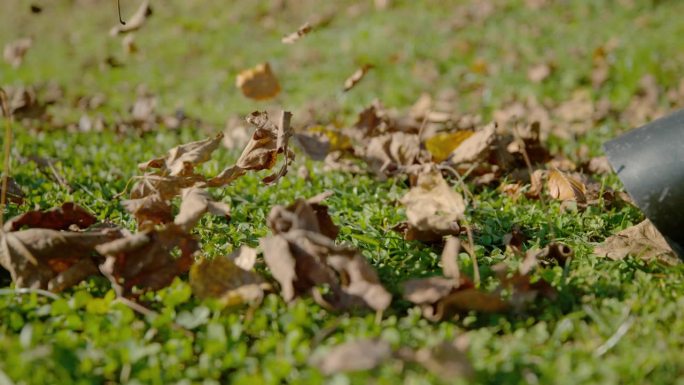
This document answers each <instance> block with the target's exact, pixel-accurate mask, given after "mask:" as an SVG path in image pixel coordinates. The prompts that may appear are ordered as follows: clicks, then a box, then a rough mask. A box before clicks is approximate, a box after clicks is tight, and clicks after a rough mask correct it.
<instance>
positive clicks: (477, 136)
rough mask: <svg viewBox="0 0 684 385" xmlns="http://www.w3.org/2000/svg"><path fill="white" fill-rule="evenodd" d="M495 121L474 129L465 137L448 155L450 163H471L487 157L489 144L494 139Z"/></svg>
mask: <svg viewBox="0 0 684 385" xmlns="http://www.w3.org/2000/svg"><path fill="white" fill-rule="evenodd" d="M496 127H497V126H496V123H491V124H488V125H486V126H485V127H483V128H482V129H480V130H478V131H475V133H474V134H472V135H471V136H470V137H468V138H467V139H465V140H464V141H463V142H461V144H460V145H459V146H458V147H456V149H455V150H454V151H453V152H452V153H451V155H450V156H449V159H448V161H449V162H450V163H452V164H459V163H471V162H477V161H481V160H483V159H484V158H486V157H487V155H488V154H489V151H490V146H491V145H492V144H493V143H494V140H495V139H496Z"/></svg>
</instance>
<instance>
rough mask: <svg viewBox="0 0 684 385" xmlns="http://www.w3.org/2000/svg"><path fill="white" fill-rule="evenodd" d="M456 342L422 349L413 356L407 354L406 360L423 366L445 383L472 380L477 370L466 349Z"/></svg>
mask: <svg viewBox="0 0 684 385" xmlns="http://www.w3.org/2000/svg"><path fill="white" fill-rule="evenodd" d="M455 342H457V341H455ZM455 342H442V343H440V344H437V345H435V346H433V347H431V348H422V349H419V350H418V351H416V352H414V353H413V354H410V353H409V354H407V357H406V358H407V359H409V360H411V361H415V362H417V363H418V364H420V365H422V366H423V367H424V368H425V369H427V370H428V371H429V372H430V373H432V374H434V375H436V376H438V377H439V378H441V379H442V380H443V381H445V382H453V381H454V379H456V378H472V377H473V376H474V375H475V369H474V368H473V365H472V364H471V363H470V360H469V359H468V356H467V354H466V352H465V349H463V348H461V347H459V346H457V345H456V343H455Z"/></svg>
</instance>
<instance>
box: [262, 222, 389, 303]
mask: <svg viewBox="0 0 684 385" xmlns="http://www.w3.org/2000/svg"><path fill="white" fill-rule="evenodd" d="M261 247H262V249H263V251H264V260H265V261H266V264H267V265H268V267H269V269H270V270H271V273H272V274H273V277H274V278H275V279H276V280H277V281H278V282H279V283H280V287H281V295H282V296H283V299H285V300H286V301H291V300H292V299H294V298H295V297H298V296H302V295H306V294H311V295H313V296H314V299H315V300H316V301H317V302H318V303H319V304H321V305H322V306H325V307H330V308H333V309H354V308H359V307H366V306H367V307H370V308H372V309H374V310H376V311H382V310H384V309H386V308H387V307H388V306H389V304H390V302H391V300H392V296H391V295H390V294H389V293H388V292H387V291H386V290H385V289H384V288H383V287H382V285H381V283H380V281H379V279H378V277H377V274H376V273H375V271H374V270H373V269H372V268H371V267H370V265H368V262H366V260H365V258H364V257H363V256H362V255H361V254H360V253H359V252H358V251H357V250H355V249H352V248H349V247H344V246H337V245H335V243H334V242H333V241H332V240H331V239H330V238H328V237H326V236H324V235H322V234H320V233H316V232H312V231H306V230H298V229H296V230H290V231H288V232H287V233H284V234H279V235H274V236H270V237H266V238H263V239H262V240H261ZM321 285H327V286H328V287H329V288H330V291H331V293H330V294H329V295H326V296H324V297H321V296H320V295H319V294H317V287H318V286H321Z"/></svg>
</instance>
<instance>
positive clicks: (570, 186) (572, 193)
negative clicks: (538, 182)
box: [546, 168, 587, 203]
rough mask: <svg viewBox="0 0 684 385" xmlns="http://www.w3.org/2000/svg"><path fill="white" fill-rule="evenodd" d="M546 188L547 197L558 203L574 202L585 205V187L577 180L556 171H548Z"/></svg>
mask: <svg viewBox="0 0 684 385" xmlns="http://www.w3.org/2000/svg"><path fill="white" fill-rule="evenodd" d="M546 187H547V188H548V191H549V195H550V196H551V197H552V198H554V199H557V200H560V201H576V202H578V203H585V202H586V201H587V198H586V196H585V193H586V191H587V188H586V186H585V185H584V183H582V182H581V181H580V180H579V179H577V178H575V177H573V176H570V175H568V174H565V173H563V172H561V171H558V169H556V168H553V169H551V170H550V171H549V173H548V177H547V181H546Z"/></svg>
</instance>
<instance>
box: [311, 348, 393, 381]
mask: <svg viewBox="0 0 684 385" xmlns="http://www.w3.org/2000/svg"><path fill="white" fill-rule="evenodd" d="M391 356H392V348H391V346H390V344H389V343H388V342H386V341H382V340H357V341H349V342H345V343H343V344H340V345H337V346H335V347H333V348H332V349H331V350H330V351H328V352H327V353H326V354H325V355H324V356H323V357H317V356H314V358H313V359H312V360H311V364H312V365H313V366H315V367H317V368H318V369H319V370H320V371H321V372H323V374H326V375H330V374H335V373H343V372H354V371H360V370H370V369H373V368H375V367H377V366H379V365H380V364H382V363H383V362H384V361H386V360H387V359H389V358H390V357H391Z"/></svg>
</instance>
